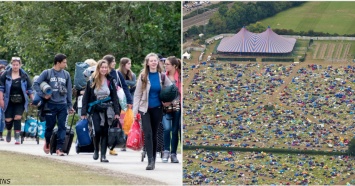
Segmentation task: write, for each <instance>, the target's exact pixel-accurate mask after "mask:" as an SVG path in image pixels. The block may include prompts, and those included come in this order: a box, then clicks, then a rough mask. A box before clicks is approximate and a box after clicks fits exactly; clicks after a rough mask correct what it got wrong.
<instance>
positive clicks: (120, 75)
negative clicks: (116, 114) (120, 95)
mask: <svg viewBox="0 0 355 186" xmlns="http://www.w3.org/2000/svg"><path fill="white" fill-rule="evenodd" d="M117 74H118V77H117V78H120V80H121V85H122V88H123V91H124V94H125V95H126V98H127V104H128V105H132V103H133V100H132V96H131V94H130V93H129V89H128V86H127V84H126V81H125V79H124V77H123V76H122V74H121V72H119V71H117ZM118 81H119V80H118Z"/></svg>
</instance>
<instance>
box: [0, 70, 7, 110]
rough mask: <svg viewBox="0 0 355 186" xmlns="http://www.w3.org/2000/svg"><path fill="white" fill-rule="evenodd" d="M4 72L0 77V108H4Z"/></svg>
mask: <svg viewBox="0 0 355 186" xmlns="http://www.w3.org/2000/svg"><path fill="white" fill-rule="evenodd" d="M5 81H6V71H5V72H4V73H3V74H2V75H1V77H0V107H1V108H4V93H5Z"/></svg>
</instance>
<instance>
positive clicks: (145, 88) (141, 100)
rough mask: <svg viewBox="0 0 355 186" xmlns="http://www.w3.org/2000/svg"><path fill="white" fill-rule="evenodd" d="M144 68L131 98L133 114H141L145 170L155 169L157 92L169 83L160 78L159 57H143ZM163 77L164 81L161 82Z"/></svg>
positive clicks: (160, 110) (159, 108)
mask: <svg viewBox="0 0 355 186" xmlns="http://www.w3.org/2000/svg"><path fill="white" fill-rule="evenodd" d="M143 66H144V69H143V70H142V72H141V73H140V74H139V76H138V80H137V87H136V91H135V92H134V99H133V114H134V116H135V117H136V115H137V113H138V112H139V113H140V115H141V121H142V128H143V132H144V143H145V148H146V151H147V156H148V166H147V167H146V170H154V169H155V159H156V154H157V132H158V126H159V124H160V122H161V119H162V116H163V108H162V105H164V106H166V105H168V104H169V103H162V102H161V100H160V98H159V94H160V91H161V89H162V88H163V86H169V85H171V84H172V83H171V81H170V80H169V78H162V76H165V75H164V74H162V68H161V67H160V65H159V57H158V56H157V54H155V53H150V54H148V55H147V56H146V57H145V60H144V64H143ZM163 79H164V82H163Z"/></svg>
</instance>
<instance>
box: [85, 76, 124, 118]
mask: <svg viewBox="0 0 355 186" xmlns="http://www.w3.org/2000/svg"><path fill="white" fill-rule="evenodd" d="M107 80H108V81H109V82H110V83H109V89H110V97H111V101H112V102H113V110H114V111H115V114H116V115H120V110H121V109H120V105H119V102H118V97H117V89H116V85H115V83H114V81H113V77H112V76H110V75H107ZM93 81H94V80H93ZM90 86H91V81H88V82H87V84H86V88H85V93H84V96H83V107H82V109H81V115H82V116H86V115H87V113H88V109H89V103H91V102H93V101H96V100H97V99H96V96H95V93H94V90H95V87H93V88H91V87H90ZM91 109H93V108H91Z"/></svg>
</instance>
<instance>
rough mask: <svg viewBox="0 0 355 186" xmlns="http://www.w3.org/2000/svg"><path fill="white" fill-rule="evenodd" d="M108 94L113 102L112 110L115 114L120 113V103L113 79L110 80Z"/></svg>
mask: <svg viewBox="0 0 355 186" xmlns="http://www.w3.org/2000/svg"><path fill="white" fill-rule="evenodd" d="M110 96H111V100H112V102H113V110H114V111H115V115H120V106H119V105H120V104H119V101H118V96H117V89H116V85H115V84H114V82H113V81H110Z"/></svg>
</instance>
